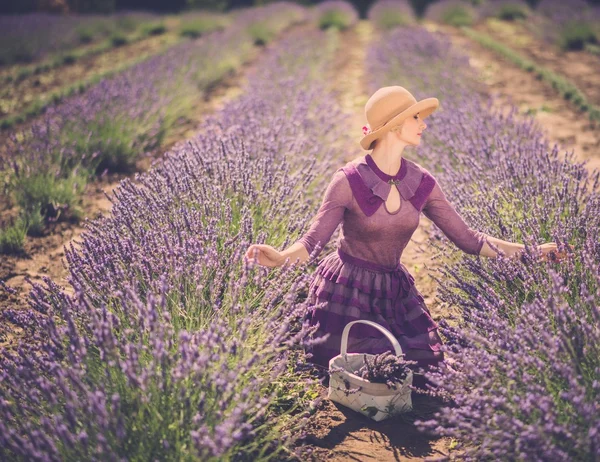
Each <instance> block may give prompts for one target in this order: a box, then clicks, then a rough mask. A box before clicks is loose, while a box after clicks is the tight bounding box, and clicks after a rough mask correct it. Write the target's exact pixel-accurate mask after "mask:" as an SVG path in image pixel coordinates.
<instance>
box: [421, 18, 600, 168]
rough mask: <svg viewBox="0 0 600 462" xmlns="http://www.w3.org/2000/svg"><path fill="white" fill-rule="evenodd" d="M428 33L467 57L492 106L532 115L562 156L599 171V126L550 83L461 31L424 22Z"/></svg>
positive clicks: (505, 111) (505, 110)
mask: <svg viewBox="0 0 600 462" xmlns="http://www.w3.org/2000/svg"><path fill="white" fill-rule="evenodd" d="M424 26H425V27H426V28H427V29H428V30H430V31H439V32H442V33H444V34H446V35H447V36H448V37H449V39H450V40H451V41H452V44H453V45H454V46H455V47H456V48H458V49H460V50H461V51H463V52H464V53H466V54H468V55H469V56H470V60H469V61H470V64H471V66H472V67H473V68H474V69H476V70H477V71H478V72H479V74H480V76H481V83H482V87H481V89H480V91H481V92H482V93H483V94H486V95H488V94H491V95H494V96H496V98H495V103H494V107H496V108H499V109H501V110H503V112H504V113H508V107H509V104H511V103H512V104H514V105H516V106H517V107H518V108H519V113H520V114H524V113H526V112H527V111H531V112H533V113H534V117H535V120H536V121H537V122H538V124H539V125H540V127H541V129H542V130H543V131H544V133H545V135H546V138H547V139H548V140H550V142H551V143H556V144H558V146H559V148H561V154H562V155H563V156H564V154H565V152H571V151H574V154H575V158H576V159H577V161H578V162H583V161H589V162H588V164H587V167H588V169H589V170H590V171H591V170H592V169H599V170H600V129H599V128H600V124H599V123H598V122H595V123H594V122H590V121H589V120H588V116H587V113H583V112H580V111H579V110H578V109H577V108H576V107H575V106H574V105H573V104H572V103H571V102H569V101H567V100H565V99H564V98H562V97H561V96H560V95H559V94H558V93H557V91H556V90H554V89H553V88H552V86H551V85H550V84H549V83H546V82H543V81H540V80H537V79H536V78H535V77H534V76H533V75H532V74H530V73H528V72H526V71H524V70H523V69H520V68H519V67H517V66H516V65H514V64H512V63H511V62H510V61H507V60H506V59H504V58H502V57H501V56H499V55H498V54H496V53H495V52H493V51H491V50H488V49H487V48H485V47H484V46H483V45H480V44H479V43H477V42H475V41H474V40H471V39H470V38H468V37H467V36H466V35H464V34H463V33H462V32H460V30H458V29H456V28H454V27H450V26H445V25H440V24H433V23H430V22H426V23H425V24H424Z"/></svg>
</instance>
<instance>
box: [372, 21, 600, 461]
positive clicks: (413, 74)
mask: <svg viewBox="0 0 600 462" xmlns="http://www.w3.org/2000/svg"><path fill="white" fill-rule="evenodd" d="M368 69H369V73H368V74H369V75H371V76H372V80H371V84H370V85H371V89H372V91H374V90H375V89H376V88H379V87H380V86H383V85H390V84H397V82H398V81H400V82H402V85H405V86H406V87H407V88H409V89H410V90H411V92H413V94H414V95H415V97H416V98H417V99H422V98H424V97H427V96H436V97H438V98H439V99H440V102H441V105H440V108H439V110H438V111H436V112H435V113H434V114H433V115H432V116H431V117H430V118H428V119H427V125H428V129H427V131H426V133H429V135H428V138H427V139H426V144H424V145H423V146H422V147H419V148H418V159H415V160H417V161H418V162H419V163H421V165H423V166H424V167H426V168H428V169H429V170H430V171H431V172H432V173H433V174H434V175H435V176H436V178H437V179H438V181H440V183H441V184H442V185H452V187H451V188H446V189H445V192H446V194H447V196H448V198H449V199H450V200H451V202H452V203H453V204H455V205H456V207H457V210H458V211H459V213H460V214H461V215H462V216H463V217H464V218H465V221H466V222H467V223H469V225H470V226H471V227H472V228H473V229H478V230H481V231H483V232H486V233H487V234H489V235H490V236H494V237H498V238H501V239H504V240H507V241H511V242H522V243H524V244H526V254H525V258H524V259H523V261H518V260H513V259H509V258H504V257H498V258H494V259H481V258H472V257H469V256H466V255H463V254H461V255H459V254H458V252H457V251H456V250H457V249H456V248H454V247H452V246H451V244H450V243H449V241H448V240H447V239H445V237H444V236H443V234H442V233H441V232H440V230H439V229H437V228H436V227H432V230H431V234H430V237H431V239H430V240H429V243H430V244H431V245H432V246H433V248H434V249H435V250H437V251H438V252H439V254H440V256H441V257H442V262H443V263H442V265H441V268H440V270H439V272H440V274H441V275H442V277H436V279H437V280H438V283H439V296H440V298H441V300H442V302H443V303H444V304H448V305H451V306H459V307H460V308H461V311H462V315H461V317H460V319H458V320H453V321H454V322H453V323H452V325H450V323H449V322H445V323H443V328H442V330H441V331H442V333H443V334H444V335H445V337H446V338H447V343H446V345H445V346H444V350H445V351H446V357H447V358H448V362H447V363H445V364H444V365H443V366H442V368H441V370H440V371H438V372H435V373H427V374H426V375H427V377H428V378H430V379H431V380H432V381H433V383H434V384H435V385H436V387H437V389H436V390H435V391H431V394H437V395H439V396H442V397H444V398H447V399H448V400H449V402H450V404H449V406H448V407H446V408H444V409H443V410H442V411H440V412H439V413H436V415H435V416H434V418H433V419H431V420H429V421H426V422H425V421H418V422H417V423H418V425H419V428H421V429H422V430H424V431H435V432H436V433H438V434H443V435H447V436H453V437H455V438H458V439H460V440H462V441H463V442H464V443H467V444H468V445H469V447H468V448H467V450H466V452H465V454H466V455H465V457H468V458H469V460H557V461H559V460H590V461H591V460H597V458H598V456H599V455H600V452H599V448H600V446H599V445H598V437H597V435H598V425H599V422H600V419H598V415H599V411H600V408H599V406H598V403H599V402H600V399H599V398H600V393H599V390H600V386H599V385H598V377H599V374H600V361H599V360H598V358H599V356H598V351H599V350H600V342H599V339H600V337H599V335H598V334H599V332H598V325H599V324H598V305H599V303H598V302H599V297H600V291H599V287H600V285H599V284H598V277H599V273H598V268H599V262H600V247H599V246H598V239H597V229H599V227H600V213H599V212H600V195H599V189H598V187H599V186H600V172H598V171H593V172H589V171H588V170H587V169H586V168H585V164H577V163H574V161H573V156H572V155H566V156H565V158H564V159H560V158H559V149H558V147H557V146H556V145H555V146H554V147H552V148H551V147H550V146H549V143H548V141H547V140H545V139H544V137H543V134H542V132H541V130H540V129H539V127H538V126H537V125H536V124H535V122H534V120H533V118H532V117H523V118H521V117H517V116H516V108H514V107H513V111H512V112H511V113H509V114H508V115H507V116H503V115H502V114H501V113H500V112H497V111H494V110H492V109H491V101H485V100H482V99H480V97H479V96H477V95H478V94H477V93H476V92H474V91H473V90H472V88H474V87H475V85H476V77H475V76H474V75H473V73H472V71H471V70H470V67H469V65H468V58H467V57H466V56H463V55H460V54H459V53H457V52H456V51H454V50H452V48H451V47H450V45H449V42H448V41H447V40H445V39H444V37H443V35H441V34H430V33H427V32H426V31H424V30H422V29H417V28H414V29H412V30H395V31H394V32H393V33H391V34H388V35H387V36H385V39H384V40H383V41H382V42H381V43H379V44H377V45H376V46H374V47H373V48H372V49H371V50H370V51H369V55H368ZM409 70H410V71H409ZM550 241H553V242H557V243H558V244H559V249H560V250H562V249H563V248H564V246H565V245H566V244H567V243H569V244H571V245H572V246H573V247H574V248H575V249H577V250H576V253H574V254H572V255H571V256H570V258H569V259H568V260H567V261H565V262H562V263H560V264H558V265H555V266H553V267H550V266H549V265H550V264H548V263H545V262H542V261H540V260H539V252H538V251H536V250H534V249H535V245H539V244H541V243H543V242H550ZM441 244H443V246H442V245H441Z"/></svg>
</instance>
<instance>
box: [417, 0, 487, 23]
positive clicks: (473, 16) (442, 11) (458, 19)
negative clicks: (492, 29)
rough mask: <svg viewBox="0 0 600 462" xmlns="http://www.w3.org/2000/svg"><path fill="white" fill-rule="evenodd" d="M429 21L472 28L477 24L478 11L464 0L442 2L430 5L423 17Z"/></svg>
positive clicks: (445, 0) (444, 0) (443, 0)
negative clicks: (471, 26)
mask: <svg viewBox="0 0 600 462" xmlns="http://www.w3.org/2000/svg"><path fill="white" fill-rule="evenodd" d="M423 17H424V19H425V20H427V21H433V22H440V23H443V24H449V25H451V26H470V25H471V24H473V23H475V22H477V20H478V16H477V10H476V9H475V7H473V6H471V5H470V4H469V3H467V2H464V1H462V0H440V1H439V2H435V3H430V4H429V5H427V9H426V10H425V13H424V15H423Z"/></svg>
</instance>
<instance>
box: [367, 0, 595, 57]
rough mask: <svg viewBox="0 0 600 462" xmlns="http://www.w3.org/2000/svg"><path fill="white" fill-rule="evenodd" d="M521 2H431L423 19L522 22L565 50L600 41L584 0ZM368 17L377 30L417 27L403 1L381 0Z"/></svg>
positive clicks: (592, 11) (465, 23)
mask: <svg viewBox="0 0 600 462" xmlns="http://www.w3.org/2000/svg"><path fill="white" fill-rule="evenodd" d="M530 4H531V2H529V4H528V2H525V1H524V0H488V1H484V2H480V3H479V4H478V5H475V4H470V3H469V2H465V1H463V0H440V1H437V2H433V3H430V4H429V5H428V7H427V8H426V10H425V11H424V12H423V14H422V17H423V18H424V19H426V20H428V21H433V22H440V23H445V24H451V25H454V26H468V25H473V24H475V23H478V22H482V21H484V20H486V19H487V18H490V17H495V18H499V19H502V20H508V21H514V20H521V21H522V23H523V25H524V26H525V27H526V28H527V29H529V30H530V32H531V33H533V34H534V35H537V36H539V37H540V38H542V39H544V40H546V41H547V42H548V43H550V44H555V45H559V46H560V47H562V48H565V49H572V48H574V49H582V48H583V47H585V46H588V44H591V45H592V46H594V45H596V46H597V44H598V42H599V41H600V7H599V6H594V5H592V4H591V3H590V2H586V1H585V0H571V1H569V2H563V1H561V0H541V1H539V2H536V5H535V7H534V8H532V7H531V6H530ZM368 18H369V20H371V21H374V22H375V23H376V24H377V25H378V26H379V27H382V28H384V29H389V28H392V27H396V26H399V25H400V26H401V25H407V24H416V23H417V14H416V12H415V10H414V9H413V7H412V5H411V4H410V3H409V2H408V1H406V0H383V1H378V2H375V3H374V4H373V6H372V7H371V8H370V10H369V12H368Z"/></svg>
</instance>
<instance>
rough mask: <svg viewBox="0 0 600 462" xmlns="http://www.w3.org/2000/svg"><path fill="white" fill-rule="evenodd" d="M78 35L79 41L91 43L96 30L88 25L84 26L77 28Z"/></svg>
mask: <svg viewBox="0 0 600 462" xmlns="http://www.w3.org/2000/svg"><path fill="white" fill-rule="evenodd" d="M77 35H78V36H79V41H80V42H81V43H90V42H91V41H92V40H94V31H93V30H91V28H88V27H82V28H79V29H78V30H77Z"/></svg>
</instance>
